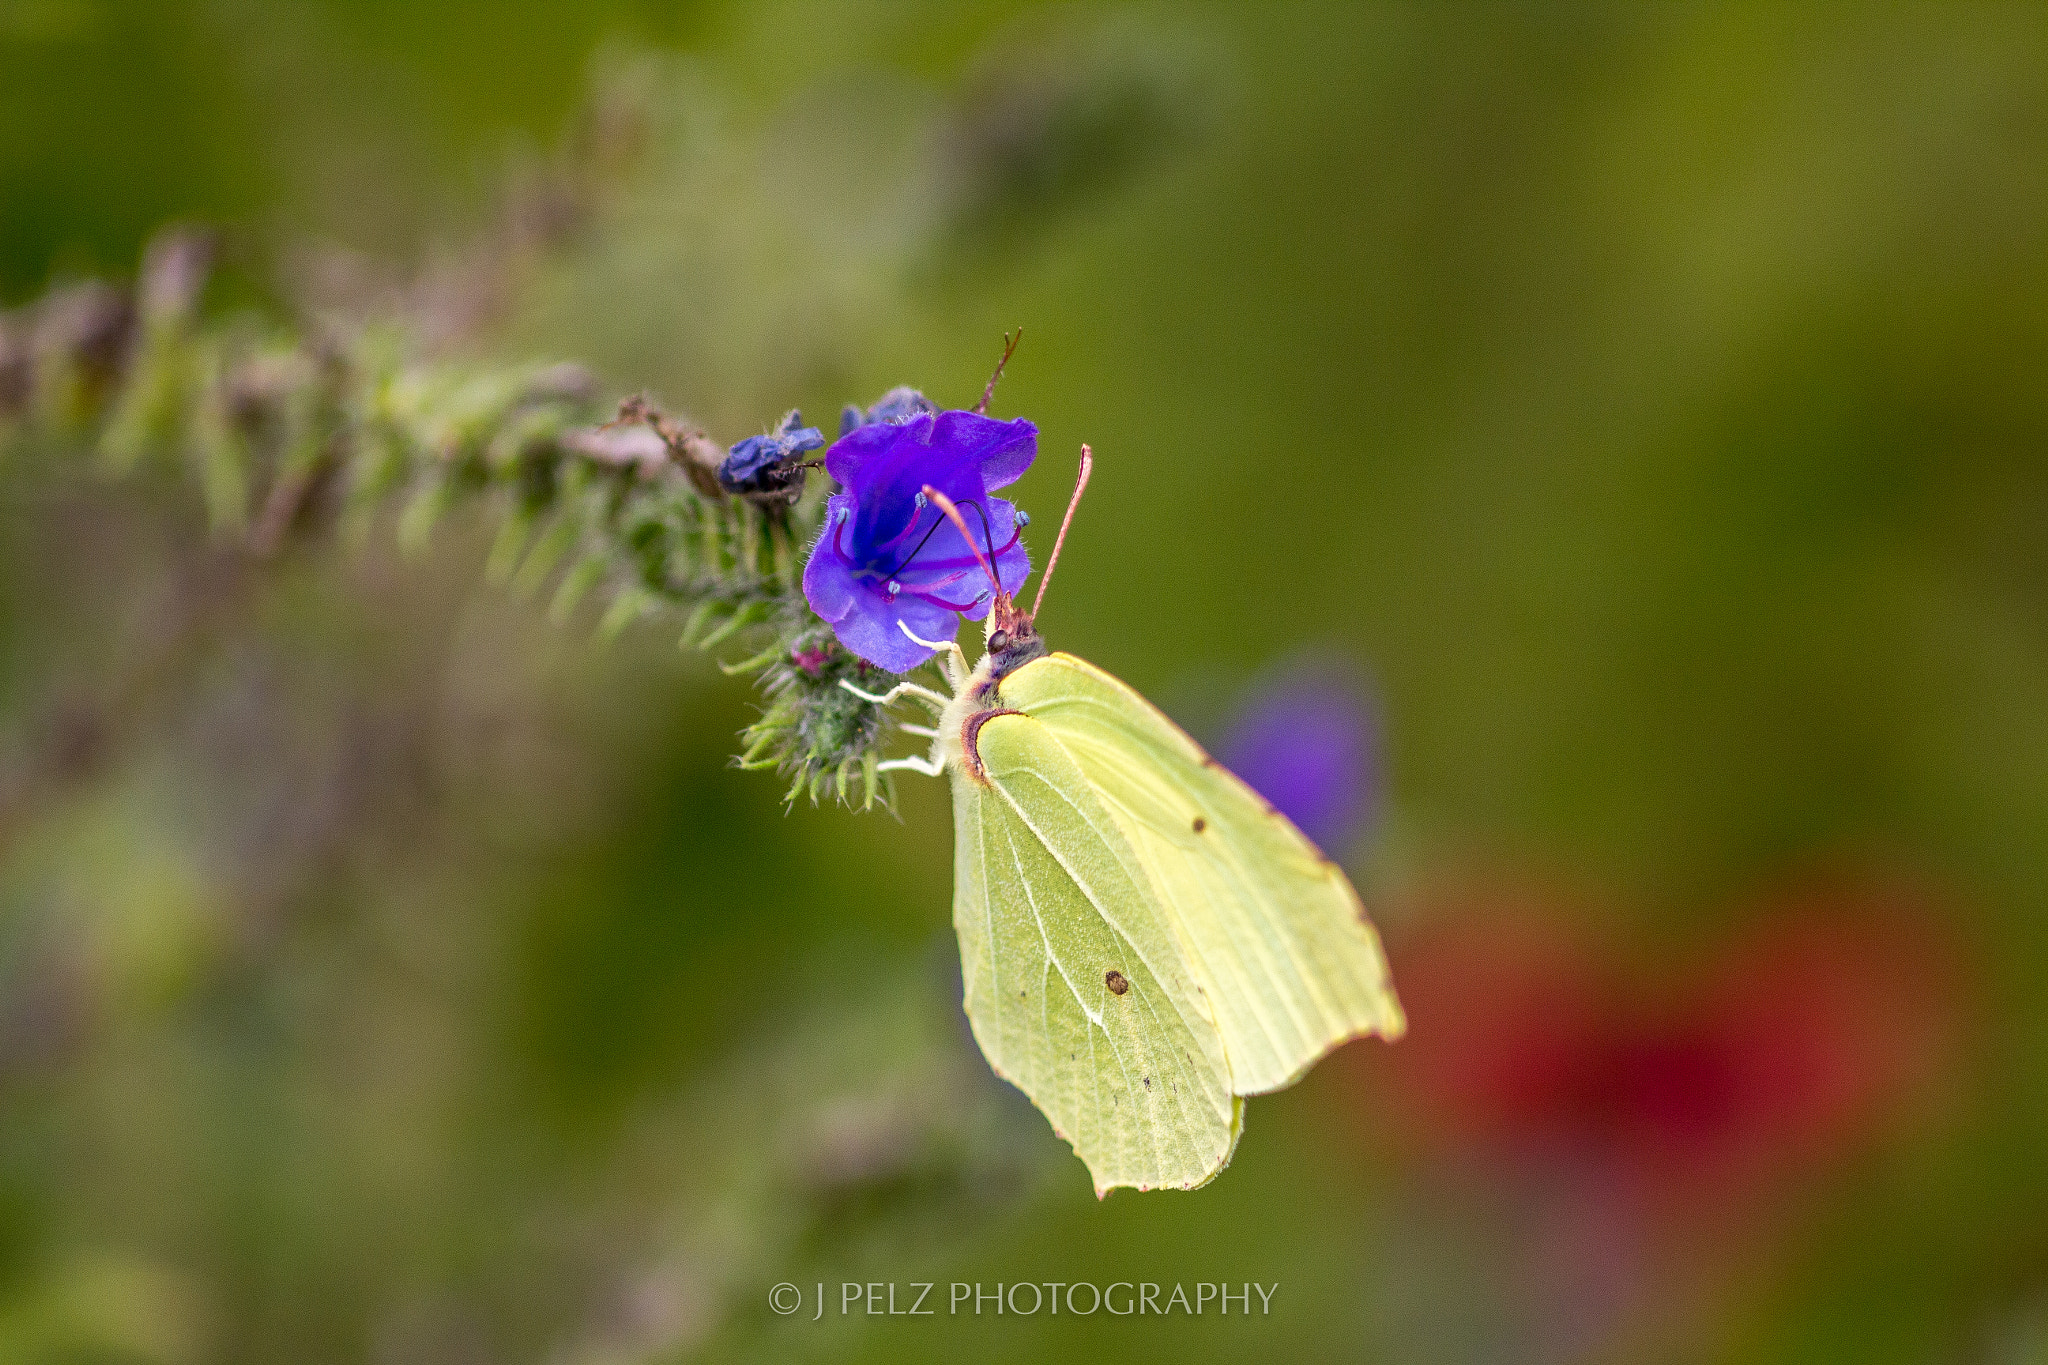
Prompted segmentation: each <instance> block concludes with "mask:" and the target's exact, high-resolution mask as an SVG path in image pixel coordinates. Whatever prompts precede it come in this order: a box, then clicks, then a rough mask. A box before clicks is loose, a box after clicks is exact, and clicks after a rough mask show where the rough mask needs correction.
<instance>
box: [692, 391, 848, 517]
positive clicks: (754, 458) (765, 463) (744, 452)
mask: <svg viewBox="0 0 2048 1365" xmlns="http://www.w3.org/2000/svg"><path fill="white" fill-rule="evenodd" d="M824 444H825V437H824V435H823V434H822V433H821V432H820V431H819V430H818V429H817V428H816V427H807V426H805V425H804V416H803V414H802V413H800V412H798V411H796V410H795V409H791V410H790V412H789V413H788V414H787V415H786V416H785V417H783V419H782V420H781V421H780V422H778V423H776V426H775V430H773V431H771V432H769V433H768V434H767V435H766V436H749V437H747V439H746V440H744V441H741V442H740V443H739V444H738V445H736V446H734V447H733V448H732V452H731V453H730V454H728V455H727V456H726V457H725V462H724V463H723V464H721V465H719V466H718V482H719V485H720V486H721V487H722V488H724V489H725V491H726V492H728V493H738V494H740V495H742V496H745V497H755V498H760V497H767V498H770V499H773V500H776V501H779V502H783V503H785V504H787V503H794V502H795V501H796V499H797V497H798V495H800V494H801V493H802V492H803V469H802V467H801V466H799V465H795V464H792V463H791V462H792V461H794V460H795V459H796V457H797V456H799V455H801V454H803V453H804V452H806V451H810V450H816V449H817V448H818V447H819V446H822V445H824Z"/></svg>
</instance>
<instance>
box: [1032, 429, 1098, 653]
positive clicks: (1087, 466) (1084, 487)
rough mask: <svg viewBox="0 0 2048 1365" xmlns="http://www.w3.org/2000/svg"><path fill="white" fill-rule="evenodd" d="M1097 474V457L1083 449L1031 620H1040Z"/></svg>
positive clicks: (1041, 579) (1046, 563) (1085, 448)
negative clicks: (1078, 510)
mask: <svg viewBox="0 0 2048 1365" xmlns="http://www.w3.org/2000/svg"><path fill="white" fill-rule="evenodd" d="M1094 472H1095V455H1094V453H1093V452H1092V451H1090V450H1089V449H1088V447H1087V446H1085V445H1084V446H1082V447H1081V473H1080V475H1079V476H1078V477H1077V478H1076V479H1075V480H1074V496H1073V497H1071V498H1069V499H1068V500H1067V515H1066V516H1065V517H1064V518H1062V519H1061V521H1060V534H1059V538H1058V539H1057V540H1055V541H1053V543H1052V558H1051V559H1048V560H1046V561H1045V575H1044V576H1043V577H1042V578H1040V579H1039V580H1038V596H1036V597H1034V598H1032V599H1031V619H1032V620H1034V621H1035V620H1037V619H1038V606H1039V603H1041V602H1043V601H1045V590H1046V587H1047V586H1048V585H1049V584H1050V583H1051V582H1052V571H1053V570H1054V569H1056V568H1058V567H1059V563H1060V549H1061V547H1062V546H1064V545H1065V544H1066V543H1067V528H1068V527H1069V526H1072V525H1073V524H1074V509H1075V508H1077V507H1079V506H1080V505H1081V495H1082V494H1083V493H1085V492H1087V491H1088V476H1089V475H1090V474H1092V473H1094Z"/></svg>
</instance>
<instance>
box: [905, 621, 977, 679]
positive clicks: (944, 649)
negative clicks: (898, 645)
mask: <svg viewBox="0 0 2048 1365" xmlns="http://www.w3.org/2000/svg"><path fill="white" fill-rule="evenodd" d="M896 628H897V629H898V630H900V631H902V632H903V633H904V634H905V635H907V636H909V637H910V643H912V644H914V645H921V646H922V647H924V648H925V649H936V650H938V651H939V671H940V672H942V673H944V674H945V675H946V681H947V682H948V683H949V684H951V685H952V687H953V689H954V690H955V691H958V690H959V688H960V684H961V683H963V682H965V681H966V680H967V675H968V673H969V671H970V670H969V669H968V667H967V653H966V651H965V650H963V649H961V648H960V642H959V641H958V640H927V639H925V638H924V637H923V636H922V635H919V634H918V633H917V632H916V631H914V630H912V629H911V628H910V627H909V626H907V625H905V624H904V623H903V622H901V621H898V622H897V623H896Z"/></svg>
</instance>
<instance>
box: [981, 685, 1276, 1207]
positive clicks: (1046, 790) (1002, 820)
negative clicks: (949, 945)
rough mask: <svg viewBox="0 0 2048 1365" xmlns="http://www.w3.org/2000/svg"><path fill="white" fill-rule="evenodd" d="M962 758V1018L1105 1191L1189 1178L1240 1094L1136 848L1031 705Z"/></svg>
mask: <svg viewBox="0 0 2048 1365" xmlns="http://www.w3.org/2000/svg"><path fill="white" fill-rule="evenodd" d="M978 742H979V753H980V758H981V762H982V765H983V771H984V773H985V776H986V783H985V784H984V783H983V782H982V781H979V780H977V779H976V778H974V777H972V776H970V775H969V774H967V773H966V772H964V771H961V770H958V769H956V770H955V772H954V775H953V811H954V824H955V831H954V833H955V841H956V850H955V878H956V882H955V896H954V903H953V919H954V927H955V928H956V929H957V930H958V932H959V935H960V960H961V973H962V978H963V981H964V984H965V995H966V1008H967V1015H968V1019H969V1021H970V1022H971V1024H972V1025H973V1028H974V1036H975V1041H976V1042H978V1043H979V1044H980V1045H981V1049H982V1051H983V1052H984V1053H985V1054H986V1055H987V1056H988V1059H989V1062H990V1064H991V1065H992V1066H994V1068H995V1069H996V1071H997V1073H998V1074H999V1075H1002V1076H1003V1077H1005V1078H1006V1079H1008V1080H1010V1081H1012V1082H1014V1083H1015V1084H1016V1085H1017V1086H1018V1087H1019V1088H1020V1089H1022V1090H1023V1091H1024V1093H1025V1094H1027V1095H1029V1096H1030V1097H1031V1099H1032V1101H1033V1103H1035V1104H1037V1106H1038V1107H1039V1108H1040V1109H1041V1110H1043V1111H1044V1112H1045V1114H1046V1115H1047V1117H1049V1118H1050V1119H1051V1120H1052V1123H1053V1127H1054V1129H1055V1130H1056V1131H1057V1132H1058V1133H1059V1134H1060V1135H1061V1136H1062V1137H1064V1138H1065V1139H1066V1140H1067V1141H1068V1142H1070V1143H1072V1144H1073V1147H1074V1150H1075V1152H1076V1153H1077V1154H1078V1155H1079V1156H1080V1157H1081V1159H1082V1160H1083V1161H1085V1162H1086V1163H1087V1164H1088V1168H1089V1172H1090V1174H1091V1175H1092V1176H1093V1177H1094V1180H1095V1187H1096V1190H1097V1192H1098V1193H1100V1192H1105V1191H1107V1190H1109V1189H1110V1188H1112V1187H1115V1186H1119V1185H1131V1186H1138V1187H1141V1188H1155V1189H1156V1188H1160V1187H1185V1188H1192V1187H1193V1186H1195V1185H1199V1184H1202V1183H1203V1182H1205V1181H1207V1180H1208V1179H1210V1178H1211V1177H1213V1176H1214V1175H1215V1174H1216V1173H1217V1172H1218V1171H1219V1170H1221V1169H1222V1168H1223V1166H1224V1164H1225V1163H1226V1162H1227V1161H1228V1160H1229V1159H1230V1152H1231V1149H1232V1147H1233V1146H1234V1145H1235V1143H1236V1140H1237V1133H1238V1128H1239V1123H1238V1119H1239V1115H1240V1113H1241V1104H1242V1101H1240V1100H1238V1099H1237V1098H1236V1097H1235V1096H1234V1095H1233V1094H1232V1091H1231V1086H1230V1082H1229V1074H1228V1071H1227V1067H1226V1063H1225V1061H1224V1056H1223V1045H1222V1039H1221V1036H1220V1035H1219V1033H1218V1032H1217V1029H1216V1025H1215V1023H1214V1021H1213V1019H1212V1018H1211V1017H1210V1015H1209V1013H1208V1011H1207V1008H1206V1005H1205V1003H1204V1002H1203V1000H1202V997H1201V996H1200V995H1199V993H1198V991H1197V989H1196V985H1195V982H1194V980H1193V978H1192V976H1191V975H1190V972H1189V970H1188V966H1187V964H1186V962H1185V961H1184V959H1183V958H1182V956H1181V950H1180V947H1179V943H1178V941H1177V937H1176V935H1175V934H1174V932H1173V930H1172V928H1171V926H1170V925H1169V924H1168V923H1167V922H1166V919H1165V917H1164V915H1163V913H1162V910H1161V907H1160V906H1159V904H1158V902H1157V899H1156V897H1155V896H1154V894H1153V892H1152V890H1151V887H1150V885H1149V884H1148V883H1147V881H1146V878H1145V874H1144V872H1143V869H1142V866H1141V864H1140V862H1139V859H1138V855H1137V854H1136V852H1135V850H1133V849H1132V848H1131V846H1130V843H1129V841H1128V839H1127V838H1126V837H1125V836H1124V835H1123V833H1122V832H1121V830H1120V828H1119V826H1118V823H1117V821H1116V820H1115V818H1114V817H1113V816H1112V815H1111V814H1110V813H1109V812H1108V811H1107V810H1106V809H1105V808H1104V806H1103V805H1102V803H1101V802H1100V801H1099V800H1098V799H1097V798H1096V796H1095V794H1094V793H1093V791H1092V790H1091V788H1090V785H1089V783H1088V781H1087V779H1086V778H1085V777H1084V776H1083V775H1082V773H1081V771H1080V770H1079V769H1078V768H1077V767H1076V766H1075V764H1074V761H1073V759H1072V758H1071V757H1070V756H1069V755H1068V754H1067V753H1066V751H1065V750H1064V749H1063V748H1062V747H1061V745H1060V744H1059V743H1058V742H1057V741H1055V740H1054V739H1053V738H1052V737H1051V736H1050V735H1049V734H1047V733H1046V732H1045V730H1044V729H1043V728H1042V727H1040V726H1039V725H1037V724H1036V723H1035V722H1033V721H1031V720H1030V719H1028V718H1026V717H1024V716H998V717H996V718H994V719H992V720H990V721H988V722H987V723H986V724H984V725H982V726H981V727H980V732H979V736H978Z"/></svg>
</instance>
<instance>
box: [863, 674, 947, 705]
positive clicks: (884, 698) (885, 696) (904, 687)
mask: <svg viewBox="0 0 2048 1365" xmlns="http://www.w3.org/2000/svg"><path fill="white" fill-rule="evenodd" d="M839 685H840V686H841V687H843V688H845V689H846V690H847V691H849V692H851V693H853V695H854V696H856V697H859V698H860V699H861V700H862V701H865V702H872V703H874V704H875V705H876V706H887V705H888V704H889V703H891V702H893V701H895V700H896V699H897V698H898V697H915V698H917V700H919V701H921V702H925V703H928V704H929V705H932V706H936V707H938V708H939V709H940V710H941V711H943V710H945V709H946V705H947V703H948V702H949V701H950V700H951V698H949V697H946V696H942V695H941V694H939V693H937V692H934V691H932V690H931V689H930V688H929V687H919V686H918V685H917V684H916V683H897V684H896V685H895V686H894V687H892V688H890V689H889V690H888V691H887V692H883V693H880V694H879V695H878V694H876V693H873V692H864V691H862V690H861V689H860V688H858V687H855V686H854V685H853V680H852V679H851V678H841V679H840V680H839Z"/></svg>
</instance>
